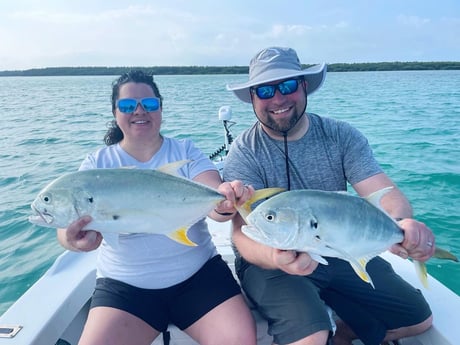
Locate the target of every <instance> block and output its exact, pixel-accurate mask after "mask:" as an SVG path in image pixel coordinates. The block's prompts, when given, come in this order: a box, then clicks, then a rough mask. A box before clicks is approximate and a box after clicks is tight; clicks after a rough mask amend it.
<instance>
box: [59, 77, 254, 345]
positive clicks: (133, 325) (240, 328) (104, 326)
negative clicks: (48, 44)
mask: <svg viewBox="0 0 460 345" xmlns="http://www.w3.org/2000/svg"><path fill="white" fill-rule="evenodd" d="M112 113H113V115H114V118H115V119H114V120H113V121H112V125H111V127H110V128H109V130H108V132H107V133H106V135H105V137H104V141H105V143H106V144H107V146H106V147H104V148H101V149H99V150H97V151H96V152H94V153H92V154H90V155H88V157H87V158H86V159H85V160H84V161H83V163H82V164H81V166H80V170H86V169H94V168H116V167H122V166H136V167H137V168H141V169H156V168H158V167H160V166H162V165H164V164H167V163H170V162H174V161H178V160H184V159H186V160H191V163H189V164H187V165H186V166H184V167H183V168H182V169H180V171H179V173H180V174H182V175H183V176H184V177H186V178H189V179H192V180H194V181H197V182H201V183H204V184H207V185H209V186H211V187H214V188H217V189H218V190H219V191H220V192H221V193H222V194H224V195H225V196H226V198H227V200H225V201H223V202H221V203H220V204H219V205H218V206H217V207H216V208H215V209H214V210H213V211H211V212H210V214H209V217H211V218H213V219H214V220H216V221H225V220H229V219H230V218H231V217H232V216H233V215H234V214H235V209H234V206H233V205H234V203H235V202H236V201H238V203H239V204H240V203H243V202H244V201H245V200H247V199H248V198H249V195H250V192H249V190H248V189H247V188H245V187H244V186H243V184H242V183H241V182H240V181H233V182H231V183H228V182H226V183H222V181H221V179H220V176H219V173H218V172H217V170H216V169H215V167H214V165H213V164H212V162H211V161H210V160H209V159H208V158H207V157H205V156H204V155H203V153H201V152H200V151H199V150H198V149H197V148H196V147H195V146H194V145H193V143H192V142H191V141H190V140H175V139H172V138H167V137H164V136H162V135H161V134H160V128H161V121H162V96H161V95H160V92H159V90H158V87H157V85H156V84H155V82H154V81H153V77H152V76H151V75H148V74H145V73H143V72H142V71H130V72H128V73H125V74H123V75H122V76H121V77H120V78H118V79H117V80H116V81H115V82H114V83H113V90H112ZM90 221H91V218H90V217H82V218H80V219H79V220H77V221H75V222H74V223H72V224H70V225H69V227H68V228H67V229H58V233H57V236H58V240H59V242H60V243H61V245H62V246H64V247H65V248H67V249H69V250H74V251H90V250H94V249H96V248H98V247H100V249H99V250H100V252H99V256H98V262H97V283H96V288H95V291H94V294H93V297H92V302H91V309H90V312H89V315H88V320H87V322H86V325H85V328H84V330H83V333H82V336H81V339H80V342H79V344H80V345H90V344H94V345H96V344H97V345H103V344H111V345H112V344H120V345H121V344H123V345H125V344H131V345H136V344H139V345H141V344H142V345H147V344H151V342H152V341H153V340H154V339H155V338H156V337H157V336H158V335H159V334H160V332H163V331H165V330H166V329H167V326H168V324H169V323H174V324H176V325H177V326H178V327H179V328H180V329H182V330H184V331H185V332H186V333H187V334H189V335H190V336H191V337H192V338H193V339H195V340H196V341H197V342H198V343H200V344H209V345H215V344H235V345H236V344H245V345H246V344H249V345H250V344H254V345H255V344H256V335H255V324H254V320H253V319H252V316H251V313H250V311H249V309H248V307H247V306H246V304H245V301H244V299H243V297H242V295H241V291H240V288H239V286H238V284H237V282H236V281H235V279H234V278H233V276H232V273H231V271H230V270H229V268H228V266H227V265H226V263H225V262H224V261H223V260H222V258H221V257H220V255H218V254H217V251H216V248H215V246H214V244H213V242H212V240H211V236H210V234H209V232H208V229H207V225H206V222H205V221H204V220H201V221H199V222H197V223H196V224H194V225H193V226H192V227H191V229H190V230H189V231H188V235H189V237H190V238H192V239H193V241H194V242H195V243H197V244H198V246H193V247H192V246H185V245H182V244H179V243H177V242H175V241H173V240H171V239H169V238H168V237H167V236H163V235H156V234H140V233H135V229H133V232H134V233H130V234H125V235H120V239H119V244H118V246H117V247H116V248H113V247H111V246H110V245H109V244H108V243H107V242H105V241H104V240H103V238H102V235H101V234H100V233H99V232H97V231H91V230H90V231H82V229H83V227H84V226H85V225H87V224H89V223H90ZM152 226H154V224H152ZM101 244H102V245H101Z"/></svg>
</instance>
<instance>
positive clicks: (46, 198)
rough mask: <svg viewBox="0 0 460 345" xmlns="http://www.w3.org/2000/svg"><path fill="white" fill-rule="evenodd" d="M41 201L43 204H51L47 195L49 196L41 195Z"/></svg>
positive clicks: (49, 196)
mask: <svg viewBox="0 0 460 345" xmlns="http://www.w3.org/2000/svg"><path fill="white" fill-rule="evenodd" d="M42 200H43V201H44V202H45V203H47V204H49V203H50V202H51V195H49V194H45V195H43V196H42Z"/></svg>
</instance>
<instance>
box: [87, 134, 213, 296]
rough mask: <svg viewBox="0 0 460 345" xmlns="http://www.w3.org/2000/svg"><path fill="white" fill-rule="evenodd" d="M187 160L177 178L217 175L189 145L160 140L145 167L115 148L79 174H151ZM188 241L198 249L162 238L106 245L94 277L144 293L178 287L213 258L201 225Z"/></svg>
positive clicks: (129, 238) (90, 160) (125, 238)
mask: <svg viewBox="0 0 460 345" xmlns="http://www.w3.org/2000/svg"><path fill="white" fill-rule="evenodd" d="M184 159H188V160H191V161H192V162H190V163H189V164H186V165H184V166H183V167H182V168H181V169H179V170H178V174H179V175H182V176H184V177H186V178H189V179H193V178H194V177H195V176H197V175H199V174H200V173H202V172H204V171H208V170H216V168H215V166H214V164H213V163H212V162H211V161H210V160H209V159H208V158H207V157H206V156H205V155H204V154H203V153H202V152H201V151H200V150H199V149H198V148H196V147H195V146H194V144H193V143H192V141H190V140H188V139H185V140H177V139H172V138H166V137H165V138H164V141H163V144H162V146H161V148H160V150H159V151H158V152H157V153H156V154H155V155H154V156H153V157H152V159H151V160H150V161H148V162H139V161H137V160H136V159H135V158H134V157H132V156H130V155H129V154H128V153H127V152H126V151H124V150H123V149H122V148H121V146H120V145H119V144H114V145H111V146H107V147H104V148H101V149H99V150H97V151H96V152H94V153H92V154H89V155H88V156H87V157H86V159H85V160H84V161H83V162H82V164H81V166H80V169H79V170H87V169H95V168H118V167H123V166H135V167H137V168H140V169H156V168H159V167H161V166H163V165H165V164H167V163H171V162H175V161H178V160H184ZM188 237H189V238H190V239H191V240H192V241H193V242H195V243H196V244H198V246H194V247H191V246H186V245H183V244H180V243H177V242H175V241H173V240H171V239H170V238H168V237H167V236H164V235H155V234H144V233H135V234H123V235H120V237H119V245H118V247H117V248H112V247H111V246H110V245H109V244H107V243H106V242H105V241H102V244H101V246H100V248H99V255H98V262H97V277H106V278H112V279H116V280H119V281H122V282H124V283H126V284H130V285H133V286H136V287H139V288H144V289H160V288H166V287H169V286H172V285H175V284H178V283H180V282H182V281H184V280H186V279H187V278H189V277H190V276H192V275H193V274H194V273H195V272H197V271H198V270H199V269H200V268H201V267H202V266H203V265H204V263H206V262H207V261H208V260H209V259H210V258H211V257H213V256H214V255H216V254H217V250H216V248H215V246H214V244H213V242H212V239H211V235H210V233H209V231H208V227H207V224H206V221H205V219H203V220H201V221H199V222H197V223H196V224H194V225H193V226H192V227H191V228H190V230H189V231H188Z"/></svg>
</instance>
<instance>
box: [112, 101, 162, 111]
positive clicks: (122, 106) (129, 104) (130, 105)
mask: <svg viewBox="0 0 460 345" xmlns="http://www.w3.org/2000/svg"><path fill="white" fill-rule="evenodd" d="M138 104H140V105H141V106H142V108H143V109H144V110H145V111H156V110H158V109H160V99H159V98H156V97H148V98H142V99H135V98H121V99H119V100H118V101H117V107H118V110H120V111H121V112H122V113H126V114H131V113H132V112H134V110H136V108H137V105H138Z"/></svg>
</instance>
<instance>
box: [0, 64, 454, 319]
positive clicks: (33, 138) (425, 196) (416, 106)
mask: <svg viewBox="0 0 460 345" xmlns="http://www.w3.org/2000/svg"><path fill="white" fill-rule="evenodd" d="M116 77H117V76H104V77H99V76H97V77H96V76H93V77H2V78H0V191H1V194H0V195H1V198H0V233H1V239H0V267H1V270H0V314H1V313H3V312H4V311H5V310H6V309H7V308H8V307H9V306H10V305H11V304H12V303H13V302H14V301H15V300H16V299H17V298H19V297H20V296H21V295H22V294H23V293H24V292H25V291H26V290H27V289H28V288H29V287H30V286H31V285H32V284H33V283H34V282H35V281H37V279H39V277H40V276H41V275H42V274H43V273H44V272H45V271H46V270H47V269H48V268H49V267H50V266H51V264H52V263H53V261H54V260H55V259H56V257H57V256H58V255H59V254H60V253H62V252H63V248H61V247H60V245H59V244H58V243H57V240H56V237H55V231H54V230H52V229H49V228H43V227H38V226H35V225H32V224H30V223H29V222H28V221H27V217H28V215H29V214H30V212H31V210H30V203H31V202H32V201H33V199H34V198H35V196H36V195H37V193H38V192H39V190H40V189H41V188H42V187H44V186H45V185H46V184H48V183H49V182H51V181H52V180H53V179H55V178H56V177H58V176H60V175H61V174H64V173H67V172H72V171H75V170H76V169H77V168H78V166H79V164H80V162H81V161H82V160H83V158H84V157H85V155H86V154H87V153H89V152H91V151H94V150H95V149H97V148H98V147H101V146H103V145H104V143H103V140H102V139H103V136H104V133H105V131H106V124H107V122H109V121H110V120H111V119H112V114H111V104H110V94H111V82H112V81H113V80H114V79H116ZM246 79H247V77H246V76H245V75H212V76H211V75H205V76H158V77H156V81H157V82H158V84H159V87H160V91H161V93H162V95H163V96H164V112H163V118H164V123H163V131H162V132H163V134H164V135H166V136H174V137H178V138H186V137H189V138H191V139H193V140H194V141H195V142H196V144H197V146H198V147H200V148H201V149H202V150H203V151H204V152H205V153H206V154H211V153H213V152H214V151H215V150H216V149H218V148H219V147H220V146H221V145H222V144H223V143H224V139H223V136H224V130H223V127H222V123H221V122H220V121H219V119H218V110H219V108H220V107H221V106H223V105H228V106H231V108H232V111H233V118H232V120H233V121H234V122H236V124H235V125H234V126H233V127H232V128H231V131H232V133H233V135H234V136H236V135H238V133H240V132H241V131H242V130H243V129H245V128H247V127H248V126H249V125H250V124H252V123H253V122H254V120H255V117H254V114H253V112H252V107H251V106H250V105H249V104H244V103H242V102H239V101H238V100H237V99H236V97H234V96H233V94H232V93H230V92H228V91H226V90H225V85H226V83H234V82H240V81H241V82H242V81H245V80H246ZM308 111H310V112H314V113H317V114H320V115H323V116H329V117H333V118H336V119H340V120H345V121H348V122H350V123H351V124H353V125H354V126H355V127H357V128H358V129H359V130H361V131H362V132H363V133H364V134H365V135H366V136H367V137H368V139H369V142H370V143H371V146H372V148H373V150H374V152H375V155H376V157H377V159H378V160H379V162H380V163H381V165H382V167H383V168H384V170H385V171H386V172H387V173H388V174H389V175H390V177H391V178H392V179H393V180H394V181H395V182H396V183H397V184H398V185H399V186H400V188H401V189H402V190H403V191H404V193H405V194H406V195H407V196H408V198H409V199H410V201H411V202H412V205H413V208H414V212H415V216H416V218H417V219H419V220H421V221H423V222H425V223H426V224H427V225H428V226H429V227H430V228H431V229H432V230H433V231H434V233H435V234H436V243H437V245H439V246H442V247H444V248H446V249H449V250H451V251H452V252H453V253H454V254H456V255H457V256H460V239H459V234H460V211H459V210H460V206H459V205H460V71H404V72H346V73H328V76H327V79H326V81H325V83H324V85H323V87H322V88H321V89H320V90H319V91H317V92H316V93H315V94H313V95H312V96H311V97H310V98H309V103H308ZM428 271H429V273H430V274H431V275H433V276H434V277H435V278H437V279H438V280H440V281H441V282H442V283H444V284H445V285H447V286H448V287H449V288H450V289H451V290H453V291H454V292H456V293H457V294H460V263H453V262H446V261H441V260H438V259H432V260H430V261H429V262H428ZM56 288H59V287H56Z"/></svg>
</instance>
